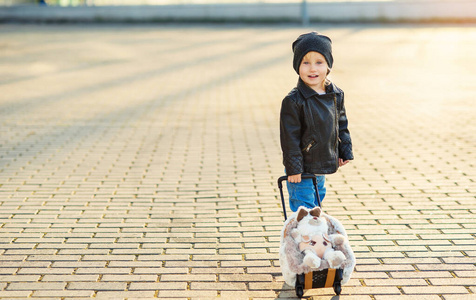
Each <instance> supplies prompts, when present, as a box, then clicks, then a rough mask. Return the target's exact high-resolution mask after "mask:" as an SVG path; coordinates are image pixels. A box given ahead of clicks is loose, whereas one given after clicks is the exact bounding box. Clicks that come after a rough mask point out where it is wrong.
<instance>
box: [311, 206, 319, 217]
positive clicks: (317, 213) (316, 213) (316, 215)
mask: <svg viewBox="0 0 476 300" xmlns="http://www.w3.org/2000/svg"><path fill="white" fill-rule="evenodd" d="M309 213H310V214H311V216H313V217H319V216H320V215H321V208H320V207H315V208H313V209H312V210H311V211H310V212H309Z"/></svg>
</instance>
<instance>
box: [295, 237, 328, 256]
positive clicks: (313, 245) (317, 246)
mask: <svg viewBox="0 0 476 300" xmlns="http://www.w3.org/2000/svg"><path fill="white" fill-rule="evenodd" d="M302 239H303V242H301V243H299V250H301V251H304V250H306V249H310V250H312V251H313V252H315V253H316V255H317V256H319V257H320V258H323V257H324V252H326V250H327V249H329V248H331V247H332V246H331V243H330V241H329V237H328V236H327V234H317V235H313V236H312V237H309V236H303V237H302Z"/></svg>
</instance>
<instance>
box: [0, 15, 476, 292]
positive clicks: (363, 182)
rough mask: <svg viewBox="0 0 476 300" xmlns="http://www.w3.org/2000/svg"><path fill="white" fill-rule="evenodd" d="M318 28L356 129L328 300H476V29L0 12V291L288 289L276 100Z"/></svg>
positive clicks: (340, 176) (335, 203)
mask: <svg viewBox="0 0 476 300" xmlns="http://www.w3.org/2000/svg"><path fill="white" fill-rule="evenodd" d="M310 30H318V31H320V32H322V33H325V34H328V35H329V36H331V37H332V39H333V45H334V60H335V63H334V70H333V71H332V73H331V75H332V79H333V80H334V82H335V83H336V84H338V85H339V86H340V87H341V88H343V89H344V91H345V99H346V108H347V112H348V117H349V120H350V129H351V134H352V137H353V143H354V154H355V161H353V162H352V163H351V164H349V165H348V166H345V167H343V168H342V169H341V170H340V171H339V172H338V173H336V174H334V175H331V176H328V177H327V190H328V196H327V197H326V199H325V201H324V206H323V208H324V210H325V211H326V212H327V213H328V214H331V215H333V216H335V217H337V218H338V219H339V220H341V222H342V223H343V224H344V225H345V227H346V229H347V231H348V233H349V239H350V242H351V245H352V247H353V249H354V251H355V253H356V256H357V260H358V261H357V266H356V270H355V271H354V273H353V276H352V279H351V281H350V282H349V283H348V284H347V285H345V286H344V287H343V292H342V295H341V296H340V298H338V299H366V300H367V299H368V300H371V299H372V300H383V299H384V300H387V299H405V300H407V299H418V300H421V299H429V300H433V299H435V300H436V299H444V300H450V299H457V300H462V299H476V295H475V293H476V242H475V237H476V235H475V233H476V216H475V214H476V202H475V192H476V185H475V182H474V181H475V178H476V176H475V165H474V161H475V160H476V157H475V151H474V150H475V140H476V134H475V132H476V122H475V121H474V118H475V113H476V108H475V105H474V100H475V96H476V93H475V89H474V87H475V85H474V83H475V82H476V72H475V71H474V70H475V68H476V27H475V26H451V25H446V26H441V27H439V26H434V25H428V26H426V25H383V26H379V25H323V24H319V25H315V26H312V27H310V28H306V29H303V28H300V27H289V26H274V27H273V26H254V27H251V26H228V25H220V26H218V25H217V26H197V25H193V26H184V25H183V26H175V25H147V26H145V25H144V26H139V25H134V26H125V25H117V26H101V25H50V26H44V25H5V24H4V25H1V26H0V62H1V63H0V243H1V244H0V298H2V299H16V298H28V299H33V298H42V299H45V298H48V299H80V298H94V297H95V298H98V299H100V298H103V299H104V298H110V299H137V298H181V299H187V298H191V299H213V298H215V297H217V298H221V299H274V298H283V299H284V298H293V297H295V296H294V295H295V293H294V290H293V289H292V288H290V287H288V286H287V285H285V284H284V281H283V278H282V276H281V273H280V269H279V261H278V248H279V234H280V230H281V226H282V223H283V215H282V210H281V206H280V201H279V198H278V195H279V193H278V190H277V187H276V179H277V178H278V177H279V176H281V175H282V173H283V166H282V164H281V151H280V147H279V130H278V127H279V124H278V114H279V109H280V103H281V100H282V98H283V97H284V96H285V95H286V94H287V92H288V91H289V90H290V89H291V88H292V87H293V86H294V84H295V83H296V81H297V75H296V74H295V73H294V70H293V69H292V53H291V43H292V41H293V40H294V39H295V38H296V37H297V36H298V35H299V34H300V33H302V32H304V31H310ZM305 296H306V297H310V296H315V297H314V298H315V299H336V298H337V297H335V298H333V297H334V292H333V290H332V289H321V290H309V291H307V292H306V293H305Z"/></svg>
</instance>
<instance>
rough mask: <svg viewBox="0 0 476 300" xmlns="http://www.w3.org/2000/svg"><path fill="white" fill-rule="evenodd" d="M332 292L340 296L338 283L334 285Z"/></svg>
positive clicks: (340, 287) (340, 288)
mask: <svg viewBox="0 0 476 300" xmlns="http://www.w3.org/2000/svg"><path fill="white" fill-rule="evenodd" d="M334 292H335V293H336V295H340V293H341V292H342V286H341V284H340V282H335V283H334Z"/></svg>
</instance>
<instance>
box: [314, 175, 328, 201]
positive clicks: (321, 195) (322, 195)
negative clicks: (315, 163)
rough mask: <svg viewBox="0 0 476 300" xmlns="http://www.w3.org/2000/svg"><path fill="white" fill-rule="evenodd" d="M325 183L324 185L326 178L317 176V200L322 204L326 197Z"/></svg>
mask: <svg viewBox="0 0 476 300" xmlns="http://www.w3.org/2000/svg"><path fill="white" fill-rule="evenodd" d="M325 183H326V176H324V175H318V176H317V189H318V190H319V199H320V200H321V203H322V201H324V198H325V197H326V187H325V185H324V184H325ZM316 206H317V203H316Z"/></svg>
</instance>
